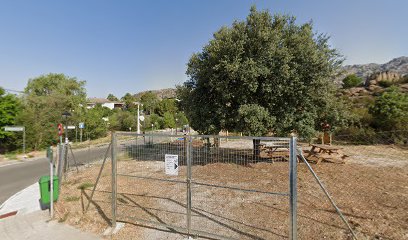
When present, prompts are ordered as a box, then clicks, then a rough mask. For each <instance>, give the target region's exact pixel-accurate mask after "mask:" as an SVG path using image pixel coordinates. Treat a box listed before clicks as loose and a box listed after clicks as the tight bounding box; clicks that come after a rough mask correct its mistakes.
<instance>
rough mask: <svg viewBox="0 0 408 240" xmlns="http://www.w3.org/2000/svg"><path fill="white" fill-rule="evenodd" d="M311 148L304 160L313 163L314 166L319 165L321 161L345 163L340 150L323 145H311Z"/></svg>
mask: <svg viewBox="0 0 408 240" xmlns="http://www.w3.org/2000/svg"><path fill="white" fill-rule="evenodd" d="M311 146H312V148H311V149H310V151H309V154H308V155H307V156H306V159H308V160H311V161H315V162H316V164H319V163H320V162H321V161H328V162H335V163H339V162H340V163H345V161H344V158H345V157H347V156H346V155H342V154H341V153H340V150H342V148H340V147H334V146H328V145H323V144H311Z"/></svg>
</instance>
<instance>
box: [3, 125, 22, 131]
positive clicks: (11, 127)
mask: <svg viewBox="0 0 408 240" xmlns="http://www.w3.org/2000/svg"><path fill="white" fill-rule="evenodd" d="M4 131H6V132H22V131H24V127H21V126H9V127H4Z"/></svg>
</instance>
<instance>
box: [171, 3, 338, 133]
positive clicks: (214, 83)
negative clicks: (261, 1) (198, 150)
mask: <svg viewBox="0 0 408 240" xmlns="http://www.w3.org/2000/svg"><path fill="white" fill-rule="evenodd" d="M341 62H342V57H341V56H340V55H339V54H338V52H337V51H336V50H335V49H333V48H331V47H330V46H329V43H328V37H327V36H325V35H322V34H317V33H315V32H314V31H313V27H312V24H311V23H305V24H301V25H298V24H297V23H296V21H295V17H292V16H286V15H274V16H272V15H271V14H270V13H269V12H268V11H257V10H256V8H255V7H252V8H251V10H250V14H249V16H248V17H247V19H246V21H235V22H234V23H233V24H232V26H231V27H222V28H221V29H220V30H218V31H217V32H216V33H214V36H213V39H211V40H210V41H209V43H208V44H207V45H205V46H204V47H203V49H202V51H201V52H199V53H195V54H194V55H193V56H192V57H191V58H190V60H189V62H188V69H187V75H188V76H189V80H188V81H187V82H185V83H184V84H183V85H182V86H179V87H178V91H177V93H178V98H179V99H180V100H181V102H180V105H181V106H182V108H183V110H184V111H185V113H186V115H187V117H188V119H189V121H190V124H191V126H192V128H193V129H195V130H197V131H198V132H200V133H205V134H217V133H218V132H219V131H220V130H222V129H226V130H230V131H241V132H244V133H246V134H248V135H258V136H259V135H265V134H268V133H273V134H275V135H279V136H286V135H287V134H288V133H291V132H296V133H298V134H299V135H300V136H303V137H310V136H312V135H313V134H314V132H315V130H316V129H318V128H319V127H320V124H321V123H322V122H328V123H330V124H332V125H334V126H338V125H341V124H342V123H343V122H344V121H345V119H344V118H343V117H342V109H341V108H340V107H339V100H338V99H336V98H335V95H334V93H335V86H334V84H333V82H332V80H331V79H332V78H331V77H332V75H333V74H334V73H335V71H336V70H337V69H338V67H339V66H340V64H341Z"/></svg>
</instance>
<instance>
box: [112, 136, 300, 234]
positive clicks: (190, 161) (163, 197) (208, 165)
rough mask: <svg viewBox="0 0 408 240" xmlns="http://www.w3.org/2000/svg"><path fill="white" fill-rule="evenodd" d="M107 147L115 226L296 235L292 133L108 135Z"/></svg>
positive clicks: (214, 232)
mask: <svg viewBox="0 0 408 240" xmlns="http://www.w3.org/2000/svg"><path fill="white" fill-rule="evenodd" d="M111 151H112V158H111V159H112V225H113V226H115V225H116V222H117V221H125V222H134V223H138V224H143V225H146V226H149V227H152V226H154V227H156V228H158V229H161V230H162V231H167V232H172V233H179V234H183V235H187V236H198V237H200V236H201V237H207V238H212V239H278V238H288V237H289V238H290V239H296V236H297V233H296V229H297V224H296V212H297V205H296V202H297V183H296V179H297V176H296V172H297V169H296V168H297V158H296V138H294V137H292V138H276V137H240V136H210V135H168V134H136V133H130V132H114V133H112V148H111ZM271 176H273V177H271ZM157 238H158V239H159V238H161V237H160V236H159V237H157Z"/></svg>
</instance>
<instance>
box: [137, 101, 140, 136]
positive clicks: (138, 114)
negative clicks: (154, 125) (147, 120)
mask: <svg viewBox="0 0 408 240" xmlns="http://www.w3.org/2000/svg"><path fill="white" fill-rule="evenodd" d="M139 111H140V103H139V102H138V103H137V134H140V119H139V118H140V113H139Z"/></svg>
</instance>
